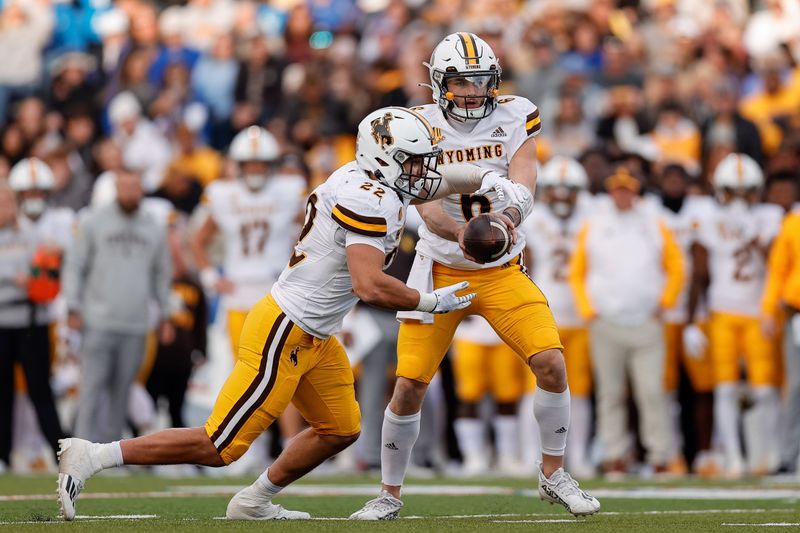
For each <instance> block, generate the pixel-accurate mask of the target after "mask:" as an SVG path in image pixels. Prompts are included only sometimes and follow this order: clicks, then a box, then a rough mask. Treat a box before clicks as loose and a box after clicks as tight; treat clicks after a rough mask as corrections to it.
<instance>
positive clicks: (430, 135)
mask: <svg viewBox="0 0 800 533" xmlns="http://www.w3.org/2000/svg"><path fill="white" fill-rule="evenodd" d="M437 141H438V134H437V133H436V130H434V128H432V127H431V125H430V124H429V123H428V121H427V120H426V119H425V118H424V117H423V116H422V115H419V114H417V113H415V112H413V111H411V110H409V109H406V108H403V107H385V108H383V109H378V110H377V111H373V112H372V113H370V114H369V115H367V116H366V117H365V118H364V120H362V121H361V123H360V124H359V126H358V136H357V139H356V162H357V163H358V166H359V167H360V168H361V169H362V170H364V171H366V172H368V173H371V174H372V175H373V176H374V177H375V178H376V179H377V180H378V181H380V182H381V183H383V184H384V185H386V186H387V187H389V188H391V189H393V190H395V191H397V192H398V193H399V194H401V195H402V196H404V197H406V198H416V199H420V200H425V199H428V198H431V197H432V196H433V195H434V194H435V193H436V191H437V190H438V189H439V185H440V184H441V179H442V177H441V174H439V173H438V172H437V171H436V167H437V165H438V162H439V156H440V154H441V150H440V149H439V148H438V147H437V145H436V142H437Z"/></svg>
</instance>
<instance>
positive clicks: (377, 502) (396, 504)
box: [350, 490, 403, 520]
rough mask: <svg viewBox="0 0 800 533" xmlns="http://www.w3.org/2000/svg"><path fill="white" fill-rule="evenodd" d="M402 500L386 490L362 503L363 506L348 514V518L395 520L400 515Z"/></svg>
mask: <svg viewBox="0 0 800 533" xmlns="http://www.w3.org/2000/svg"><path fill="white" fill-rule="evenodd" d="M402 508H403V502H401V501H400V500H398V499H397V498H395V497H394V496H392V495H391V494H389V493H388V492H386V491H385V490H382V491H381V495H380V496H378V497H377V498H375V499H374V500H370V501H368V502H367V503H365V504H364V507H362V508H361V509H359V510H358V511H356V512H355V513H353V514H351V515H350V520H396V519H397V517H399V516H400V509H402Z"/></svg>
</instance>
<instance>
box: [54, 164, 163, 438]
mask: <svg viewBox="0 0 800 533" xmlns="http://www.w3.org/2000/svg"><path fill="white" fill-rule="evenodd" d="M116 185H117V199H116V201H115V202H113V203H112V204H110V205H108V206H105V207H102V208H98V209H96V210H94V211H91V212H89V213H88V214H87V215H86V217H85V218H84V219H83V220H82V221H81V224H80V229H79V231H78V235H77V236H76V238H75V242H74V243H73V246H72V248H71V249H70V250H68V252H67V255H66V261H65V263H66V264H65V267H64V280H63V291H64V294H65V297H66V300H67V305H68V308H69V319H68V320H69V325H70V327H71V328H74V329H82V330H83V346H82V348H81V371H82V376H81V377H82V381H81V387H80V388H81V390H80V402H79V406H78V415H77V420H76V421H75V428H74V429H75V431H74V433H75V436H77V437H82V438H85V439H91V440H95V441H98V440H99V441H101V442H103V441H106V442H107V441H110V440H117V439H119V438H120V437H121V436H122V429H123V426H124V422H125V419H126V406H127V399H128V393H129V389H130V386H131V384H132V383H133V380H134V378H135V377H136V373H137V371H138V370H139V366H140V365H141V362H142V357H143V355H144V351H145V338H146V336H147V330H148V326H149V320H148V319H149V313H148V311H149V306H150V302H151V301H152V300H153V299H154V300H155V301H156V302H158V305H159V308H160V313H161V315H160V317H161V325H160V335H161V337H162V341H165V342H166V343H169V342H170V338H171V336H172V335H173V331H172V329H171V326H170V324H169V322H168V320H167V318H168V316H169V310H168V304H167V302H168V298H169V291H170V277H171V269H172V265H171V259H170V254H169V248H168V246H167V235H166V229H165V228H164V227H163V225H160V224H158V223H157V221H156V219H155V218H154V217H153V216H152V215H151V214H149V213H147V212H146V211H144V210H143V209H140V208H139V207H140V204H141V201H142V197H143V192H142V185H141V181H140V178H139V177H138V176H137V175H136V174H132V173H128V172H119V173H118V174H117V180H116ZM106 398H108V401H109V405H108V409H107V410H106V409H103V408H102V407H101V402H104V401H106ZM105 412H107V413H108V418H109V419H108V420H100V417H101V413H105Z"/></svg>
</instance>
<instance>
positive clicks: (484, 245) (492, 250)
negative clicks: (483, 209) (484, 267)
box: [464, 213, 511, 263]
mask: <svg viewBox="0 0 800 533" xmlns="http://www.w3.org/2000/svg"><path fill="white" fill-rule="evenodd" d="M464 248H465V249H466V251H467V253H468V254H469V255H471V256H472V257H474V258H475V259H476V260H477V261H478V262H479V263H491V262H493V261H497V260H498V259H500V258H501V257H503V255H504V254H506V253H507V252H508V250H510V249H511V234H510V233H509V231H508V228H507V227H506V225H505V224H504V223H503V221H502V220H500V219H499V218H498V217H496V216H495V215H492V214H491V213H486V214H483V215H478V216H476V217H475V218H473V219H472V220H470V221H469V222H467V227H466V229H465V230H464Z"/></svg>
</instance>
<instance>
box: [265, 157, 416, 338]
mask: <svg viewBox="0 0 800 533" xmlns="http://www.w3.org/2000/svg"><path fill="white" fill-rule="evenodd" d="M408 204H409V201H408V200H404V199H401V198H400V196H399V195H398V194H397V193H396V192H395V191H393V190H392V189H390V188H388V187H386V186H384V185H381V184H380V183H378V182H377V181H374V180H371V179H370V178H369V176H368V175H367V174H366V173H365V172H364V171H363V170H361V169H360V168H359V167H358V165H357V164H356V162H355V161H351V162H350V163H347V164H346V165H344V166H343V167H341V168H339V169H337V170H336V171H334V173H333V174H331V175H330V177H329V178H328V179H327V180H326V181H325V183H323V184H322V185H320V186H319V187H317V188H316V189H314V192H312V193H311V195H310V196H309V198H308V203H307V204H306V220H305V224H304V225H303V229H302V230H301V232H300V238H299V240H298V242H297V244H296V245H295V247H294V254H292V256H291V258H290V259H289V264H288V265H287V266H286V268H284V270H283V272H282V273H281V275H280V278H278V281H277V282H276V283H275V284H274V285H273V286H272V296H273V297H274V298H275V301H277V303H278V305H279V306H280V307H281V309H283V311H284V312H285V313H286V316H288V317H289V318H290V319H291V320H292V322H294V323H295V324H297V325H298V326H299V327H300V328H301V329H303V331H305V332H307V333H310V334H312V335H314V336H315V337H318V338H321V339H325V338H327V337H329V336H331V335H333V334H334V333H336V332H338V331H339V330H340V329H341V328H342V320H343V319H344V316H345V315H346V314H347V313H348V311H350V309H352V307H353V306H354V305H355V304H356V302H357V301H358V298H357V297H356V295H355V294H354V293H353V279H352V278H351V277H350V271H349V269H348V268H347V252H346V248H347V246H350V245H352V244H367V245H369V246H373V247H375V248H377V249H379V250H381V251H382V252H383V253H384V254H385V255H386V260H385V262H384V269H385V268H388V266H389V265H390V264H391V262H392V259H393V258H394V255H395V253H396V251H397V245H398V244H399V243H400V239H401V238H402V234H403V227H404V223H405V218H406V211H407V210H408Z"/></svg>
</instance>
